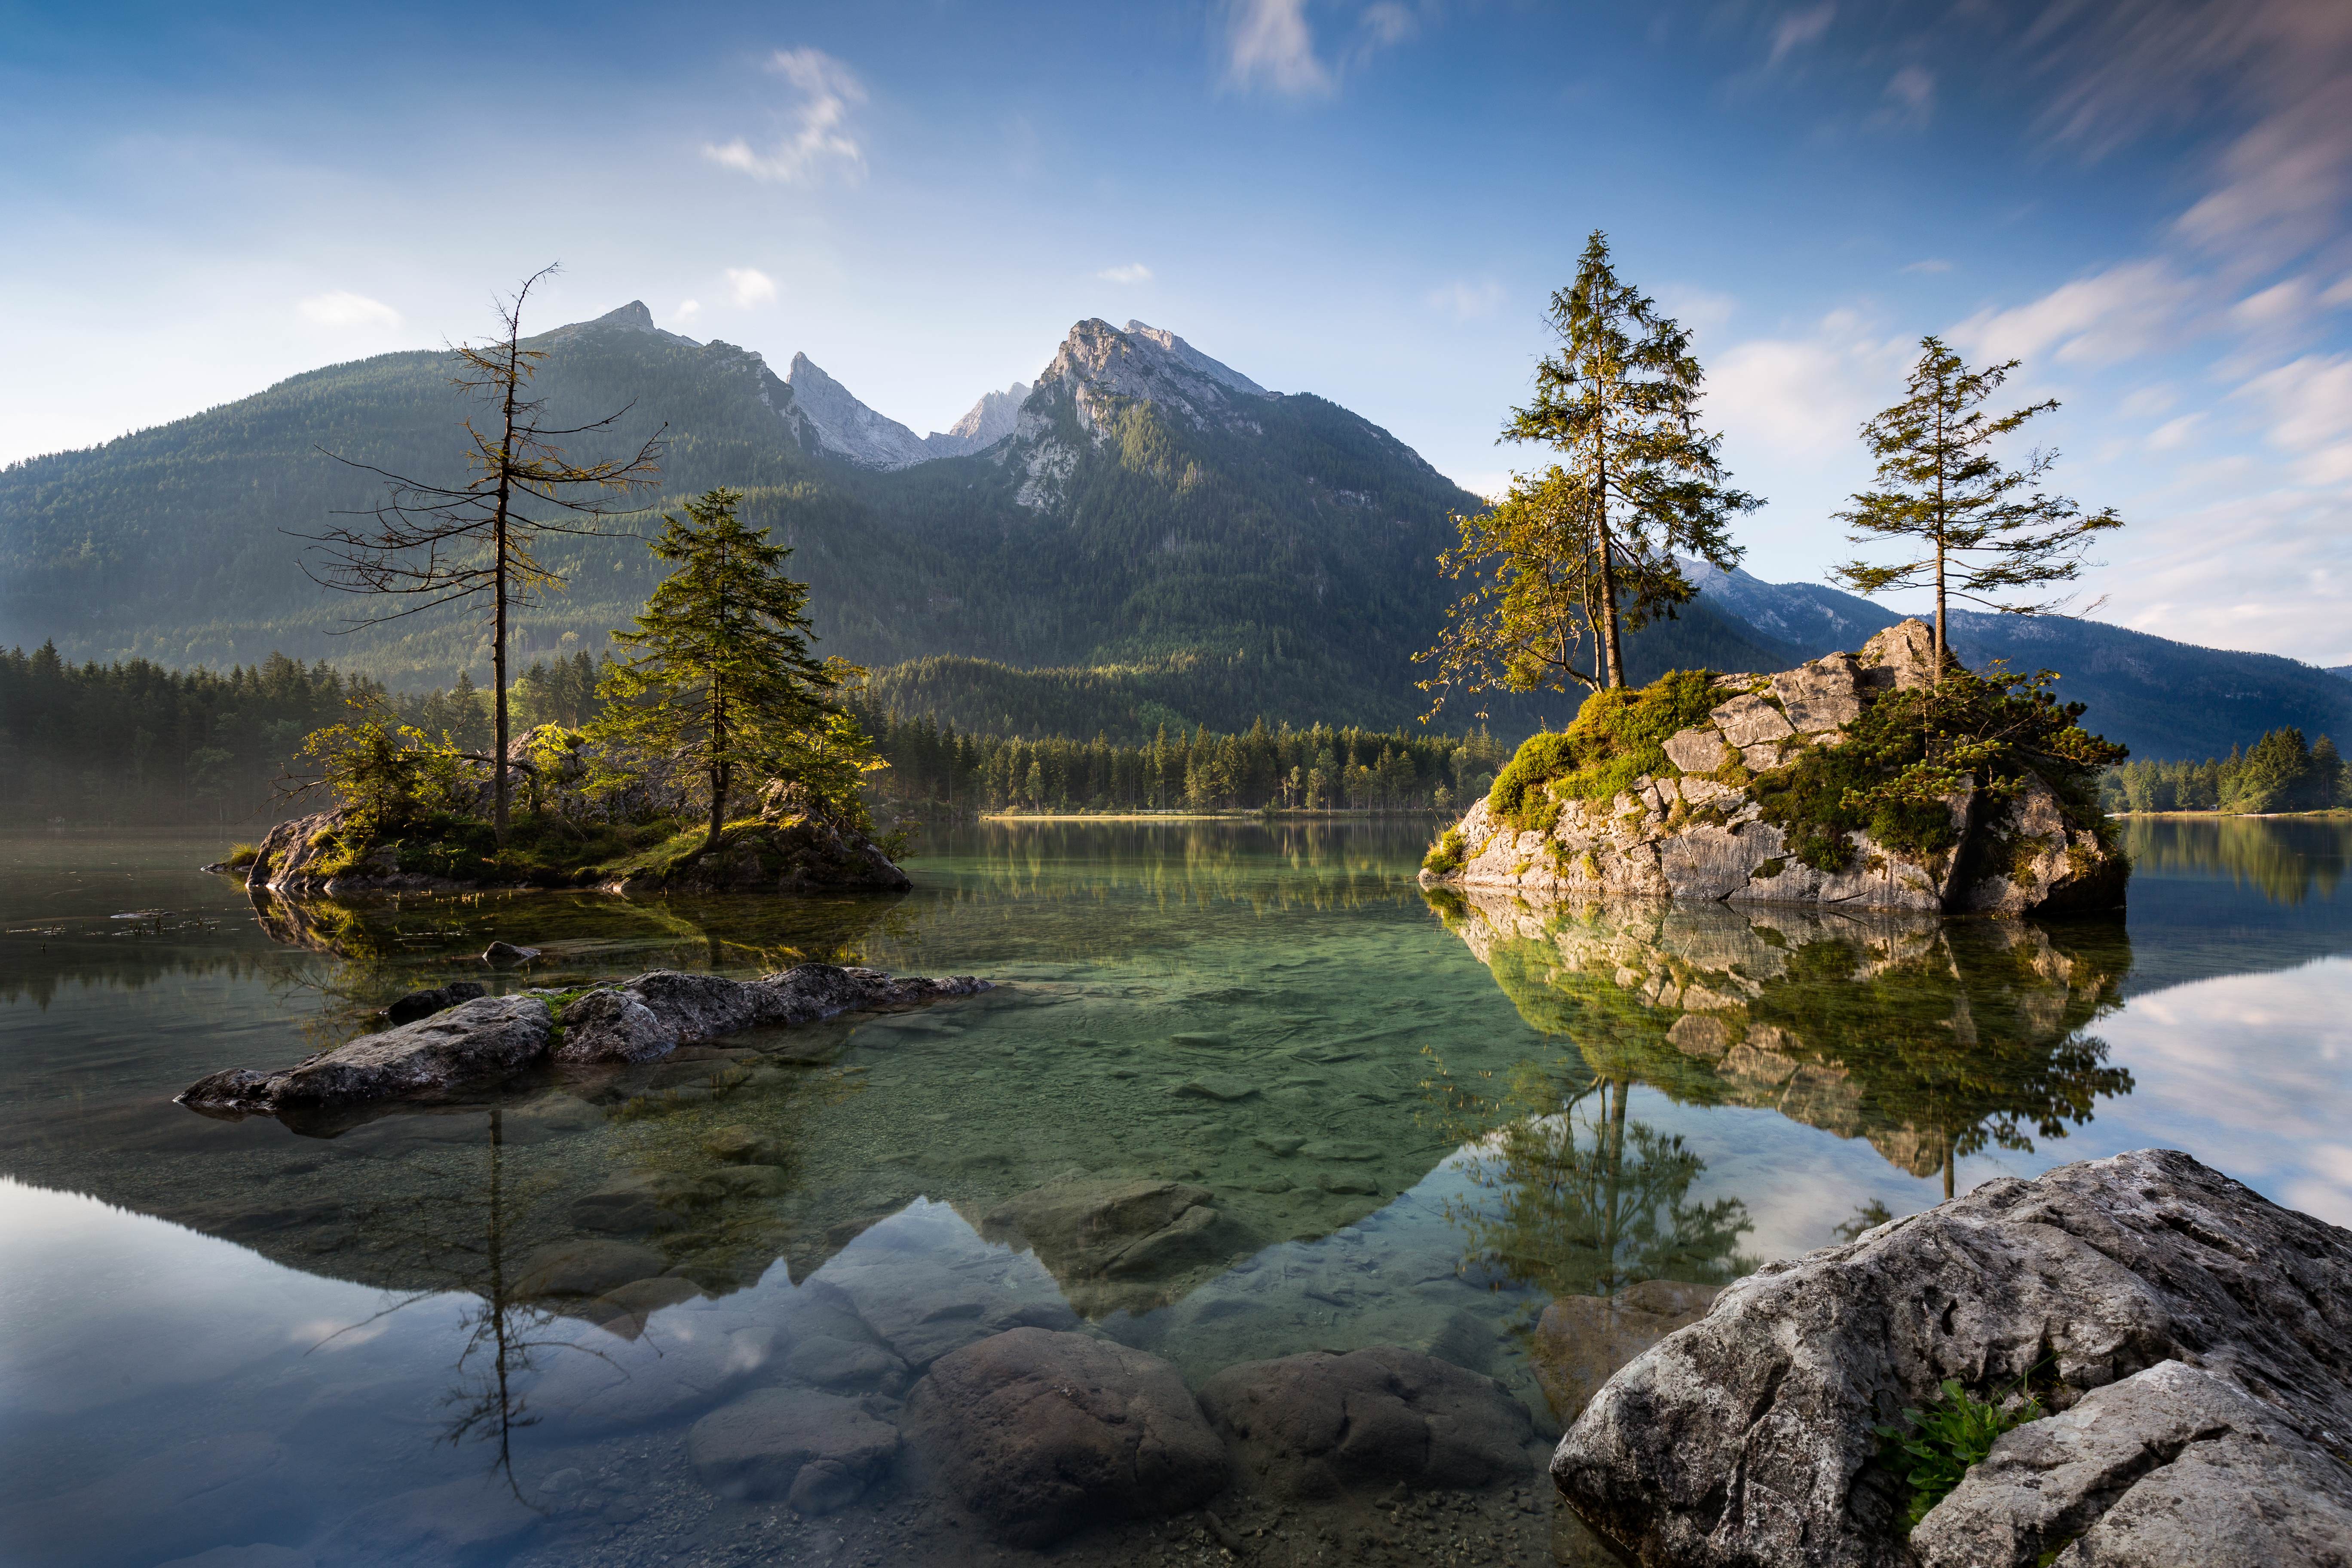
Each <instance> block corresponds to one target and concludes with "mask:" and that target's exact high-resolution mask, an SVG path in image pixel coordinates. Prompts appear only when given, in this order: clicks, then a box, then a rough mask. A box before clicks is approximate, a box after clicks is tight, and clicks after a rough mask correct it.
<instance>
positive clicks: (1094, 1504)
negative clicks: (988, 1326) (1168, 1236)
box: [905, 1329, 1226, 1546]
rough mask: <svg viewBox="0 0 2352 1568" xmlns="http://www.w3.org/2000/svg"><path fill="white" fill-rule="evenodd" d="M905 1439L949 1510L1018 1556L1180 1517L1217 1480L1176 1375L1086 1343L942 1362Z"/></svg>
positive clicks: (1217, 1487)
mask: <svg viewBox="0 0 2352 1568" xmlns="http://www.w3.org/2000/svg"><path fill="white" fill-rule="evenodd" d="M905 1431H906V1436H907V1441H908V1445H909V1446H910V1447H913V1448H915V1449H916V1450H917V1452H918V1453H919V1454H920V1455H921V1457H922V1458H923V1459H924V1461H925V1463H926V1464H927V1465H929V1467H930V1468H932V1469H933V1470H934V1471H935V1472H936V1473H937V1475H938V1476H939V1478H940V1480H941V1481H942V1482H943V1483H944V1484H945V1488H946V1489H947V1491H948V1492H949V1493H950V1495H951V1496H953V1497H954V1498H955V1499H956V1500H958V1501H960V1502H961V1503H962V1504H963V1506H964V1507H966V1508H967V1509H969V1510H971V1512H972V1513H973V1514H974V1515H975V1516H977V1517H978V1518H979V1519H980V1520H981V1521H982V1522H984V1523H985V1524H986V1525H987V1526H988V1527H989V1528H990V1530H992V1531H993V1532H994V1533H995V1534H997V1535H998V1536H1000V1537H1001V1538H1003V1540H1005V1541H1008V1542H1013V1544H1015V1545H1021V1546H1044V1545H1047V1544H1050V1543H1051V1542H1055V1541H1058V1540H1060V1539H1061V1538H1062V1537H1063V1536H1066V1535H1068V1534H1070V1533H1071V1532H1073V1531H1076V1530H1079V1529H1082V1528H1084V1527H1086V1526H1087V1525H1090V1524H1096V1523H1101V1522H1107V1521H1119V1520H1128V1519H1150V1518H1157V1517H1160V1516H1163V1515H1167V1514H1171V1513H1181V1512H1182V1511H1183V1510H1186V1509H1189V1508H1192V1507H1193V1506H1194V1505H1196V1504H1198V1503H1201V1502H1203V1501H1206V1500H1208V1499H1209V1498H1211V1497H1213V1496H1214V1495H1215V1494H1216V1493H1218V1492H1219V1491H1222V1490H1223V1489H1224V1486H1225V1480H1226V1474H1225V1455H1224V1450H1223V1448H1222V1447H1219V1445H1218V1442H1217V1437H1216V1434H1215V1433H1213V1432H1212V1431H1211V1430H1210V1429H1209V1424H1208V1423H1207V1422H1206V1421H1204V1420H1202V1416H1201V1410H1200V1407H1199V1406H1198V1405H1195V1404H1194V1403H1193V1400H1192V1394H1191V1393H1190V1392H1189V1391H1188V1390H1187V1389H1186V1388H1185V1386H1184V1380H1183V1379H1182V1378H1181V1376H1179V1375H1178V1374H1177V1372H1176V1369H1175V1368H1174V1367H1173V1366H1171V1365H1170V1364H1169V1363H1167V1362H1164V1361H1162V1360H1160V1358H1159V1357H1158V1356H1154V1355H1147V1354H1145V1353H1144V1352H1141V1351H1138V1350H1130V1349H1129V1348H1128V1347H1127V1346H1125V1345H1121V1344H1118V1343H1115V1342H1111V1341H1108V1340H1102V1339H1097V1338H1095V1337H1093V1336H1092V1335H1088V1334H1079V1333H1066V1332H1061V1333H1057V1332H1054V1331H1048V1330H1045V1329H1013V1330H1010V1331H1007V1332H1004V1333H1001V1334H997V1335H995V1336H993V1337H992V1338H989V1339H985V1340H982V1341H980V1342H977V1343H975V1344H970V1345H966V1346H965V1347H964V1348H963V1349H961V1350H959V1351H954V1352H950V1353H949V1354H947V1355H944V1356H941V1357H940V1359H939V1360H938V1361H937V1362H935V1363H932V1365H931V1370H930V1372H929V1374H928V1375H926V1376H925V1377H924V1378H923V1380H922V1381H921V1382H920V1383H919V1384H916V1385H915V1390H914V1393H913V1394H911V1395H910V1396H909V1397H908V1403H907V1420H906V1427H905Z"/></svg>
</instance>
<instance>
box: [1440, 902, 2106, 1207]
mask: <svg viewBox="0 0 2352 1568" xmlns="http://www.w3.org/2000/svg"><path fill="white" fill-rule="evenodd" d="M1431 899H1432V902H1433V904H1434V905H1435V906H1436V908H1437V910H1438V912H1439V914H1440V915H1441V916H1442V917H1443V918H1444V920H1445V922H1446V924H1447V925H1448V926H1449V927H1450V928H1451V929H1452V930H1453V931H1454V933H1455V934H1456V935H1458V936H1459V937H1461V938H1462V940H1463V942H1464V944H1465V945H1466V946H1467V947H1468V948H1469V949H1470V951H1471V952H1474V953H1475V954H1476V955H1477V957H1478V958H1479V960H1480V961H1481V962H1482V963H1485V964H1486V966H1487V967H1488V969H1489V970H1491V971H1492V972H1493V973H1494V975H1495V979H1496V984H1499V985H1500V986H1501V987H1502V988H1503V990H1504V991H1505V992H1506V993H1507V994H1508V995H1509V996H1510V997H1511V999H1512V1001H1513V1002H1514V1003H1515V1004H1516V1005H1517V1007H1518V1010H1519V1015H1520V1016H1521V1017H1523V1018H1525V1019H1526V1020H1527V1021H1528V1023H1529V1024H1530V1025H1533V1026H1535V1027H1537V1028H1539V1029H1542V1030H1545V1031H1546V1032H1548V1033H1551V1034H1556V1035H1559V1036H1563V1037H1567V1038H1569V1039H1570V1040H1572V1041H1573V1042H1574V1044H1575V1046H1576V1048H1577V1049H1578V1050H1579V1052H1580V1054H1581V1055H1582V1057H1583V1059H1584V1060H1585V1062H1586V1064H1587V1065H1588V1066H1589V1067H1590V1068H1591V1070H1592V1071H1593V1072H1594V1073H1595V1074H1596V1075H1599V1076H1600V1077H1601V1078H1604V1079H1617V1080H1622V1081H1626V1082H1639V1083H1646V1084H1649V1085H1651V1086H1653V1087H1654V1088H1657V1089H1662V1090H1664V1091H1665V1092H1666V1093H1667V1094H1669V1095H1671V1096H1673V1097H1674V1098H1675V1099H1677V1100H1685V1101H1690V1102H1696V1103H1699V1104H1731V1105H1745V1106H1754V1107H1759V1108H1762V1109H1769V1110H1777V1111H1779V1112H1780V1114H1781V1115H1783V1116H1786V1117H1788V1118H1789V1119H1790V1120H1791V1121H1800V1122H1803V1123H1805V1124H1806V1125H1808V1126H1812V1127H1819V1128H1821V1129H1822V1130H1823V1131H1828V1132H1832V1133H1835V1134H1836V1135H1837V1136H1839V1137H1841V1138H1864V1139H1867V1140H1868V1141H1869V1142H1870V1143H1871V1145H1872V1147H1874V1148H1875V1149H1876V1150H1878V1152H1880V1153H1881V1154H1882V1155H1884V1156H1885V1158H1886V1159H1887V1161H1888V1162H1889V1163H1892V1164H1895V1165H1896V1166H1897V1167H1899V1168H1901V1169H1902V1170H1904V1171H1906V1173H1909V1174H1912V1175H1915V1176H1927V1175H1931V1174H1933V1173H1935V1172H1936V1171H1937V1169H1938V1168H1939V1167H1941V1166H1943V1165H1944V1164H1945V1163H1947V1162H1948V1160H1949V1159H1952V1158H1954V1157H1956V1156H1957V1155H1964V1154H1968V1153H1971V1152H1975V1151H1977V1150H1979V1149H1981V1148H1983V1147H1985V1146H1987V1145H1988V1144H1998V1145H2000V1146H2003V1147H2019V1146H2021V1144H2022V1143H2024V1142H2026V1141H2028V1140H2030V1139H2031V1138H2032V1136H2034V1135H2036V1134H2039V1135H2041V1136H2043V1137H2055V1136H2063V1133H2064V1131H2065V1128H2066V1127H2067V1125H2068V1124H2070V1123H2074V1122H2080V1121H2085V1120H2087V1119H2088V1117H2089V1115H2090V1114H2091V1110H2092V1108H2093V1106H2094V1104H2095V1102H2096V1101H2097V1100H2099V1099H2101V1098H2103V1097H2105V1096H2107V1095H2113V1094H2117V1093H2124V1092H2128V1090H2129V1089H2130V1087H2131V1079H2130V1075H2129V1074H2127V1073H2126V1072H2124V1071H2122V1070H2121V1069H2119V1068H2110V1067H2108V1066H2107V1065H2106V1047H2105V1045H2104V1044H2102V1043H2101V1042H2100V1041H2098V1040H2097V1039H2096V1038H2095V1037H2090V1036H2088V1035H2086V1034H2085V1033H2084V1029H2085V1028H2086V1026H2089V1025H2090V1024H2091V1023H2093V1022H2094V1021H2095V1019H2097V1018H2098V1017H2100V1016H2103V1015H2104V1014H2105V1013H2108V1012H2110V1011H2112V1010H2113V1009H2115V1008H2116V1006H2118V1005H2120V1004H2121V984H2122V981H2123V977H2124V974H2125V973H2126V971H2127V970H2128V968H2129V966H2130V950H2129V947H2128V945H2127V943H2126V940H2125V937H2124V933H2123V931H2122V929H2121V927H2120V925H2115V924H2085V925H2082V926H2070V927H2064V928H2059V929H2058V930H2056V931H2052V930H2048V929H2044V928H2042V927H2039V926H2035V925H2032V924H2028V923H2026V922H2023V921H1968V922H1955V921H1945V920H1941V919H1939V918H1937V917H1933V916H1928V915H1922V914H1906V913H1902V912H1898V911H1892V910H1809V909H1802V908H1785V907H1784V908H1775V907H1769V906H1756V905H1750V906H1744V907H1741V908H1737V909H1735V908H1728V907H1725V906H1722V905H1706V904H1684V903H1673V902H1668V901H1665V900H1656V901H1653V902H1648V903H1638V902H1628V901H1626V900H1545V899H1539V898H1528V897H1523V896H1520V895H1518V894H1515V893H1507V892H1502V891H1499V890H1495V889H1477V888H1473V889H1465V890H1464V891H1461V892H1455V891H1454V890H1453V889H1444V888H1441V889H1433V890H1432V893H1431Z"/></svg>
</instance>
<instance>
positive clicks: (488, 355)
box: [296, 266, 668, 838]
mask: <svg viewBox="0 0 2352 1568" xmlns="http://www.w3.org/2000/svg"><path fill="white" fill-rule="evenodd" d="M555 270H556V268H554V267H553V266H549V267H544V268H541V269H540V270H539V271H537V272H534V273H532V274H531V275H530V277H529V278H526V279H523V282H522V287H520V289H516V290H515V291H514V294H513V296H512V297H511V298H509V299H505V300H499V301H498V305H497V309H498V313H499V336H498V337H497V338H496V339H495V340H493V341H492V342H488V343H484V344H482V345H481V346H479V347H476V346H474V345H472V344H463V343H461V344H458V345H457V347H456V348H455V349H454V350H453V352H454V353H456V354H457V358H458V360H459V361H460V362H461V363H460V364H459V366H458V368H457V374H454V375H452V376H451V377H450V378H449V380H450V384H452V385H454V386H456V387H457V388H458V389H459V390H460V391H462V392H465V393H467V394H468V395H472V396H476V397H478V398H481V399H482V400H483V401H485V402H486V403H489V404H491V405H494V406H495V408H496V410H497V414H496V417H495V419H494V420H484V421H483V422H482V425H481V426H478V425H477V424H476V422H475V421H474V420H472V419H467V421H466V435H467V440H468V442H469V443H470V445H469V446H468V447H467V452H466V465H467V470H468V477H467V479H466V480H465V482H464V483H462V484H457V485H445V484H436V483H433V482H431V481H429V480H425V479H412V478H410V477H408V476H407V475H404V474H395V473H392V472H390V471H388V470H386V469H383V468H377V467H375V466H374V465H373V464H370V463H362V462H358V461H355V460H353V459H352V458H346V457H343V456H342V455H341V453H336V452H329V453H327V456H329V457H331V458H334V459H335V460H336V461H337V462H340V463H343V464H346V465H347V466H349V467H352V468H359V469H362V470H363V471H365V472H367V473H371V474H374V475H375V476H377V477H378V478H379V479H382V480H383V483H384V489H385V492H386V493H385V499H384V501H383V504H382V505H381V506H377V507H373V508H371V509H369V510H365V511H356V512H341V513H338V514H336V515H338V516H341V517H351V518H364V519H366V520H367V521H364V522H353V523H351V524H348V525H346V524H341V523H338V524H336V525H334V526H332V527H330V528H328V529H327V530H326V531H323V532H320V533H306V534H298V535H297V536H296V537H298V538H301V539H307V540H310V542H312V543H313V544H314V545H316V546H317V547H318V548H319V550H320V553H321V554H323V556H324V557H325V565H324V567H323V568H322V569H321V570H320V571H315V572H313V571H310V567H309V565H308V564H307V563H306V564H305V566H304V568H303V569H304V571H305V572H307V573H309V574H310V579H311V581H313V582H315V583H318V584H320V585H321V586H324V587H329V588H333V589H336V590H338V591H340V592H342V593H349V594H365V595H391V596H393V597H394V598H396V599H401V600H406V601H409V602H408V603H406V604H404V605H403V607H401V608H398V609H394V610H387V611H384V612H383V613H382V614H376V615H369V616H360V617H357V618H355V619H354V620H353V621H352V624H351V625H350V626H346V627H345V628H344V629H345V630H346V631H356V630H358V629H360V628H361V627H363V626H382V625H383V624H384V623H385V622H387V621H394V620H399V619H401V618H402V617H404V616H413V615H416V614H418V613H420V612H422V611H425V610H431V609H436V608H438V607H440V606H442V605H450V604H457V603H462V602H464V601H467V600H473V599H480V598H482V597H485V596H487V597H488V600H489V616H490V627H491V630H490V661H491V665H492V668H493V670H494V672H495V677H494V679H493V680H492V682H491V693H492V704H493V710H494V718H495V725H494V728H495V731H496V736H497V739H496V741H495V742H494V743H493V745H492V748H491V749H492V751H493V752H495V754H496V757H497V761H496V762H495V763H493V765H492V767H491V769H490V777H491V780H492V784H491V795H490V798H491V803H492V804H491V820H492V824H493V826H495V827H496V828H497V831H498V834H499V837H501V838H504V837H506V831H507V807H508V799H509V794H510V789H509V782H508V773H509V768H508V765H507V763H506V761H505V759H506V755H507V746H508V740H509V737H508V732H507V685H508V682H507V637H508V628H509V626H510V625H511V623H512V617H513V614H514V612H515V611H516V610H517V609H519V608H521V607H523V606H526V605H531V604H535V603H537V602H538V595H541V594H543V593H546V592H548V591H551V590H554V591H560V590H561V589H562V586H563V577H562V574H560V573H558V572H556V571H554V570H552V569H551V568H550V567H549V566H548V565H547V564H546V563H544V562H542V561H541V559H540V558H539V555H538V553H537V552H536V547H537V545H538V543H539V542H540V541H541V539H543V538H545V537H546V536H548V535H550V534H590V535H593V534H599V533H602V532H603V531H604V527H603V523H604V519H606V518H608V517H610V516H612V515H613V514H614V513H616V512H622V511H628V510H636V501H635V497H636V496H637V494H638V493H639V492H640V491H642V490H646V489H651V488H653V487H654V486H655V485H656V483H658V482H659V477H660V473H661V458H662V454H663V451H664V447H665V442H664V439H663V437H664V433H665V432H666V431H667V428H668V426H663V427H662V429H660V430H656V432H655V433H654V434H653V436H652V437H650V438H649V439H647V440H646V441H645V442H644V443H643V444H642V445H640V446H639V447H638V448H637V449H636V451H635V453H634V454H633V455H631V456H628V457H625V458H609V459H606V460H604V461H601V462H577V461H574V460H573V459H572V458H571V457H569V456H567V455H566V452H565V450H564V446H563V443H567V442H578V441H582V440H588V441H594V440H597V439H598V438H600V437H604V436H605V435H607V434H608V433H609V432H611V431H612V430H613V429H614V426H617V425H618V424H619V422H620V421H621V420H622V419H623V418H624V417H625V416H627V414H628V413H629V411H630V409H632V408H635V406H636V405H635V404H634V403H632V404H630V405H627V406H626V407H623V408H620V409H618V410H616V411H614V413H612V414H608V415H606V416H604V418H602V419H594V420H591V421H589V422H588V423H586V424H583V425H569V426H552V425H549V424H547V423H545V422H544V414H545V409H546V400H545V399H543V398H538V397H533V396H531V395H530V381H531V377H532V376H533V375H534V374H536V373H537V372H538V369H539V362H540V361H541V360H543V359H545V358H546V357H547V351H546V350H544V349H527V348H524V347H523V346H522V311H523V303H524V301H525V300H527V299H528V298H529V297H530V291H531V289H532V288H533V287H534V286H535V285H536V284H538V283H539V281H540V280H541V279H544V278H547V277H549V276H551V274H553V273H554V272H555ZM484 426H487V428H485V427H484ZM321 449H322V450H323V448H321Z"/></svg>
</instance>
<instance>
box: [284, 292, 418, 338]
mask: <svg viewBox="0 0 2352 1568" xmlns="http://www.w3.org/2000/svg"><path fill="white" fill-rule="evenodd" d="M294 309H295V310H297V311H298V312H299V313H300V315H301V317H302V319H303V320H304V321H309V322H310V323H311V324H312V325H314V326H320V327H334V328H338V329H342V330H350V329H352V328H366V327H373V328H377V329H379V330H382V329H388V328H392V327H396V326H398V325H400V312H399V311H397V310H394V309H393V308H392V307H391V306H389V305H387V304H385V303H384V302H383V300H371V299H369V298H368V297H367V296H366V295H364V294H354V293H352V291H351V290H350V289H333V290H331V291H330V292H328V293H324V294H312V295H310V297H309V298H307V299H305V300H300V301H299V302H298V303H297V304H296V305H295V307H294Z"/></svg>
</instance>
